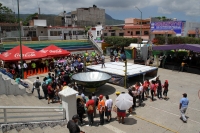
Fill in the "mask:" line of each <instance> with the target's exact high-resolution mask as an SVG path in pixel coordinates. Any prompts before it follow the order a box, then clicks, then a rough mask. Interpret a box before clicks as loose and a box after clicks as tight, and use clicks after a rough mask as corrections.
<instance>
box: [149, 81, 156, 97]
mask: <svg viewBox="0 0 200 133" xmlns="http://www.w3.org/2000/svg"><path fill="white" fill-rule="evenodd" d="M155 88H156V85H155V81H153V80H152V81H151V84H150V90H151V101H153V100H154V95H155Z"/></svg>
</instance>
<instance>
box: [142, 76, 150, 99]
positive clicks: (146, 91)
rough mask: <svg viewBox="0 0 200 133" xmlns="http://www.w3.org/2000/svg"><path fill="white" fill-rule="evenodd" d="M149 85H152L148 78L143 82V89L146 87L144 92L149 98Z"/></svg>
mask: <svg viewBox="0 0 200 133" xmlns="http://www.w3.org/2000/svg"><path fill="white" fill-rule="evenodd" d="M149 85H150V82H149V80H148V79H146V80H145V81H144V83H143V89H144V93H145V95H146V98H148V96H149Z"/></svg>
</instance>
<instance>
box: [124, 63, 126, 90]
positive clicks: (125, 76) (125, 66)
mask: <svg viewBox="0 0 200 133" xmlns="http://www.w3.org/2000/svg"><path fill="white" fill-rule="evenodd" d="M124 64H125V66H124V67H125V70H124V72H125V73H124V88H125V89H126V87H127V83H126V79H127V60H125V61H124Z"/></svg>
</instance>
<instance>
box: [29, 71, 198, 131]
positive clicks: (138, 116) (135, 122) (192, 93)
mask: <svg viewBox="0 0 200 133" xmlns="http://www.w3.org/2000/svg"><path fill="white" fill-rule="evenodd" d="M158 75H160V79H161V81H162V83H163V82H164V80H166V79H167V80H168V81H169V92H168V96H169V100H167V101H166V100H159V99H157V100H156V101H154V102H151V101H150V100H149V99H147V100H146V101H144V102H143V104H142V106H141V107H137V108H136V110H134V112H133V114H131V115H128V114H127V117H126V118H125V124H119V123H118V122H117V121H115V120H113V121H112V122H110V123H106V124H105V125H104V127H106V128H108V129H109V130H111V131H113V132H116V133H117V132H124V133H132V132H137V133H140V132H141V133H145V132H146V133H170V132H179V133H199V132H200V98H199V97H198V91H199V90H200V87H199V86H200V75H195V74H190V73H184V72H177V71H171V70H166V69H160V68H159V70H158ZM40 77H41V79H42V77H44V75H41V76H40ZM34 79H35V77H30V78H29V79H28V80H29V81H30V82H33V81H34ZM116 91H120V92H123V91H124V92H127V90H126V89H124V88H123V87H119V86H116V85H112V84H106V85H104V86H102V87H100V90H99V91H98V92H97V95H100V94H103V95H109V96H110V98H112V99H113V101H115V98H116V96H115V92H116ZM41 92H42V91H41ZM183 93H187V94H188V98H189V100H190V103H189V108H188V110H187V112H186V115H187V116H188V122H187V123H183V122H182V121H181V120H180V119H179V118H180V112H179V101H180V99H181V98H182V94H183ZM34 95H37V93H36V92H35V94H34ZM86 95H88V94H87V93H86ZM54 105H55V106H60V105H59V104H54ZM54 105H53V106H54ZM115 116H116V113H114V112H112V117H113V118H114V117H115ZM85 121H86V124H87V121H88V120H87V118H85ZM95 121H96V122H97V121H99V118H98V117H97V118H95ZM84 128H86V127H85V126H83V129H84ZM88 128H89V127H88ZM95 130H99V131H100V130H101V126H100V127H98V128H95ZM92 132H93V131H91V133H92Z"/></svg>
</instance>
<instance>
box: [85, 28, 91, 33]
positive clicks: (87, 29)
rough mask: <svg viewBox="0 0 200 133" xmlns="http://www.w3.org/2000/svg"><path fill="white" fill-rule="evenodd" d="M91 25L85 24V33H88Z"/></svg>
mask: <svg viewBox="0 0 200 133" xmlns="http://www.w3.org/2000/svg"><path fill="white" fill-rule="evenodd" d="M90 28H91V26H85V27H84V30H85V34H87V32H88V31H89V30H90Z"/></svg>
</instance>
